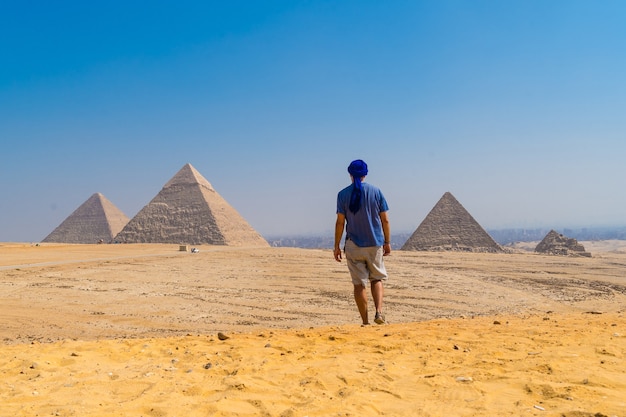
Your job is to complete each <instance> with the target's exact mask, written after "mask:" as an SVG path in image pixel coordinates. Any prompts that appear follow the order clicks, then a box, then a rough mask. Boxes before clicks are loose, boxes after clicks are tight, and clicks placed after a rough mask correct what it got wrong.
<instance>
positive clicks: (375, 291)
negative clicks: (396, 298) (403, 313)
mask: <svg viewBox="0 0 626 417" xmlns="http://www.w3.org/2000/svg"><path fill="white" fill-rule="evenodd" d="M371 288H372V298H373V299H374V307H376V316H377V317H376V318H377V320H376V323H379V324H380V323H384V322H385V318H384V316H383V315H382V314H383V295H384V292H385V290H384V287H383V282H382V281H380V280H378V281H372V283H371ZM379 315H380V320H379Z"/></svg>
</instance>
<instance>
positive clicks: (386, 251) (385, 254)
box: [383, 243, 391, 256]
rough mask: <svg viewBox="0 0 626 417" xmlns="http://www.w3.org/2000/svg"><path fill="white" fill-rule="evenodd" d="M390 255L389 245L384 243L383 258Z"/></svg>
mask: <svg viewBox="0 0 626 417" xmlns="http://www.w3.org/2000/svg"><path fill="white" fill-rule="evenodd" d="M387 255H391V243H385V244H384V245H383V256H387Z"/></svg>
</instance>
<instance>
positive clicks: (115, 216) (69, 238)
mask: <svg viewBox="0 0 626 417" xmlns="http://www.w3.org/2000/svg"><path fill="white" fill-rule="evenodd" d="M126 223H128V217H127V216H126V215H125V214H124V213H122V212H121V211H120V209H118V208H117V207H115V205H114V204H113V203H111V202H110V201H109V200H107V199H106V197H105V196H103V195H102V194H100V193H95V194H93V195H92V196H91V197H89V198H88V199H87V201H85V202H84V203H83V204H81V206H80V207H78V208H77V209H76V210H74V212H73V213H72V214H70V215H69V217H68V218H67V219H65V220H64V221H63V223H61V224H60V225H59V226H58V227H57V228H56V229H54V230H53V231H52V233H50V234H49V235H48V236H46V238H45V239H44V240H42V242H46V243H52V242H54V243H103V242H106V243H108V242H110V241H111V239H113V236H115V235H116V234H118V233H119V231H120V230H122V228H123V227H124V225H126Z"/></svg>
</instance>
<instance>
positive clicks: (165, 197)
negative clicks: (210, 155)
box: [114, 164, 268, 246]
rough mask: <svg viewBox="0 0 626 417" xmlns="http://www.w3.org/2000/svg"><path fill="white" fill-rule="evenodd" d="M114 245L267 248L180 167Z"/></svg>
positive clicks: (203, 183) (208, 189)
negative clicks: (203, 245)
mask: <svg viewBox="0 0 626 417" xmlns="http://www.w3.org/2000/svg"><path fill="white" fill-rule="evenodd" d="M114 241H115V242H121V243H176V244H191V245H200V244H208V245H229V246H268V243H267V241H266V240H265V239H263V237H262V236H261V235H260V234H259V233H257V232H256V231H255V230H254V229H253V228H252V226H250V225H249V224H248V223H247V222H246V220H244V218H243V217H241V215H240V214H239V213H238V212H237V211H236V210H235V209H234V208H233V207H231V206H230V205H229V204H228V203H227V202H226V200H224V199H223V198H222V197H221V196H220V195H219V194H218V193H217V191H215V189H213V186H212V185H211V184H210V183H209V182H208V181H207V180H206V179H205V178H204V177H203V176H202V175H200V173H199V172H198V171H196V169H195V168H194V167H193V166H191V164H186V165H185V166H183V167H182V168H181V170H180V171H178V173H176V175H174V176H173V177H172V179H170V180H169V181H168V182H167V184H165V186H164V187H163V188H162V189H161V191H160V192H159V193H158V194H157V195H156V197H154V198H153V199H152V201H150V203H148V204H147V205H146V206H144V207H143V208H142V209H141V210H140V211H139V213H137V215H136V216H135V217H133V218H132V219H131V220H130V221H129V222H128V224H127V225H126V226H125V227H124V228H123V229H122V231H121V232H119V233H118V235H117V236H115V238H114Z"/></svg>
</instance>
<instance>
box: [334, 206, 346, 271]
mask: <svg viewBox="0 0 626 417" xmlns="http://www.w3.org/2000/svg"><path fill="white" fill-rule="evenodd" d="M345 223H346V216H345V214H341V213H337V221H336V222H335V249H334V251H333V252H334V255H335V260H336V261H337V262H341V248H340V247H339V245H340V244H341V237H342V236H343V227H344V225H345Z"/></svg>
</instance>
